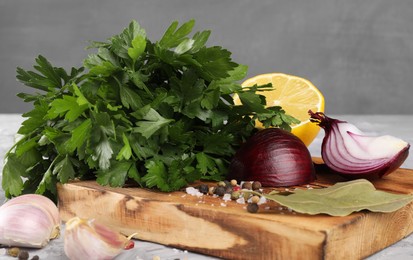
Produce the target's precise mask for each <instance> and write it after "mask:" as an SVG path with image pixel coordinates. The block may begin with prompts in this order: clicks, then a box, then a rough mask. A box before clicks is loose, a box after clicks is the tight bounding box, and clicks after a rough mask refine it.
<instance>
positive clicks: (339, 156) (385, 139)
mask: <svg viewBox="0 0 413 260" xmlns="http://www.w3.org/2000/svg"><path fill="white" fill-rule="evenodd" d="M308 113H309V114H310V116H311V118H310V120H311V121H312V122H315V123H317V124H318V125H319V126H320V127H322V128H323V129H324V131H325V136H324V139H323V143H322V147H321V157H322V158H323V161H324V163H325V164H326V165H327V166H328V167H329V168H330V169H331V170H333V171H335V172H337V173H339V174H341V175H343V176H345V177H348V178H351V179H354V178H366V179H374V178H381V177H383V176H385V175H387V174H390V173H391V172H393V171H394V170H396V169H397V168H399V167H400V165H402V163H403V162H404V161H405V160H406V158H407V156H408V155H409V148H410V144H408V143H407V142H405V141H403V140H401V139H399V138H396V137H393V136H390V135H383V136H369V135H366V134H364V133H363V132H362V131H361V130H359V129H358V128H357V127H356V126H354V125H352V124H350V123H347V122H346V121H341V120H338V119H334V118H330V117H328V116H326V115H325V114H324V113H321V112H316V113H313V112H312V111H311V110H310V111H308Z"/></svg>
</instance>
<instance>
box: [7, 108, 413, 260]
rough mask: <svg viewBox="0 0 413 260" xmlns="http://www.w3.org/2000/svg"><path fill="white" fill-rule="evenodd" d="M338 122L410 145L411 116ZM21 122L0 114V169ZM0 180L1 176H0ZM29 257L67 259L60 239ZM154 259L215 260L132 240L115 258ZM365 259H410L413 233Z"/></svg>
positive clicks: (412, 160)
mask: <svg viewBox="0 0 413 260" xmlns="http://www.w3.org/2000/svg"><path fill="white" fill-rule="evenodd" d="M333 117H336V118H340V119H342V120H347V121H349V122H351V123H353V124H355V125H356V126H358V127H359V128H360V129H361V130H362V131H364V132H366V133H371V134H376V135H382V134H390V135H394V136H397V137H399V138H402V139H404V140H406V141H407V142H409V143H410V144H413V116H411V115H407V116H406V115H404V116H400V115H385V116H376V115H340V116H333ZM22 121H23V119H22V118H21V116H20V115H15V114H0V163H1V165H0V169H2V165H3V157H4V154H5V153H6V152H7V150H8V149H9V148H10V147H11V146H12V144H13V140H14V135H15V133H16V132H17V130H18V128H19V127H20V124H21V122H22ZM323 136H324V133H323V132H322V131H321V132H320V134H319V135H318V137H317V139H316V140H315V141H314V142H313V143H312V144H311V145H310V147H309V150H310V152H311V154H312V155H313V156H320V153H321V142H322V138H323ZM402 167H403V168H409V169H413V155H410V156H409V157H408V158H407V160H406V161H405V163H404V164H403V165H402ZM0 179H1V176H0ZM3 202H4V194H3V191H1V190H0V204H1V203H3ZM30 254H31V256H33V255H35V254H37V255H38V256H39V257H40V259H50V260H55V259H63V260H64V259H68V258H67V257H66V256H65V254H64V251H63V239H62V236H61V237H60V238H59V239H56V240H53V241H51V242H50V243H49V244H48V245H47V246H46V247H45V248H44V249H41V250H30ZM154 256H159V257H160V259H162V260H165V259H168V260H169V259H181V260H183V259H188V260H192V259H195V260H207V259H218V258H214V257H209V256H204V255H199V254H196V253H191V252H186V251H182V250H178V249H174V248H168V247H165V246H163V245H159V244H155V243H150V242H145V241H135V248H134V249H133V250H128V251H125V252H124V253H123V254H121V255H119V256H118V257H117V258H116V259H117V260H119V259H122V260H123V259H125V260H126V259H128V260H129V259H131V260H132V259H136V260H138V259H143V260H151V259H153V257H154ZM0 259H16V258H12V257H8V256H4V255H0ZM368 259H369V260H394V259H403V260H404V259H413V234H412V235H410V236H408V237H406V238H405V239H403V240H401V241H399V242H397V243H395V244H394V245H392V246H390V247H388V248H386V249H384V250H382V251H380V252H377V253H376V254H374V255H372V256H370V257H368Z"/></svg>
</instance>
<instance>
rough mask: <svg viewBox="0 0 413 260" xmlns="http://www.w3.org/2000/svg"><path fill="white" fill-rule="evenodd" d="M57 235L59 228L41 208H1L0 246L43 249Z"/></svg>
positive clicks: (13, 206)
mask: <svg viewBox="0 0 413 260" xmlns="http://www.w3.org/2000/svg"><path fill="white" fill-rule="evenodd" d="M56 234H59V226H56V225H55V223H54V222H53V221H52V220H51V218H50V216H49V214H48V213H47V212H45V211H44V210H43V209H42V208H41V207H38V206H35V205H31V204H14V205H8V206H7V207H2V208H0V244H3V245H7V246H22V247H32V248H42V247H44V246H45V245H46V244H47V243H48V242H49V240H50V239H51V238H54V237H56Z"/></svg>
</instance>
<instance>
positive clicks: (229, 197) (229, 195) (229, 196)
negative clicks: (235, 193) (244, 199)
mask: <svg viewBox="0 0 413 260" xmlns="http://www.w3.org/2000/svg"><path fill="white" fill-rule="evenodd" d="M222 199H223V200H224V201H230V200H231V194H229V193H226V194H224V196H222Z"/></svg>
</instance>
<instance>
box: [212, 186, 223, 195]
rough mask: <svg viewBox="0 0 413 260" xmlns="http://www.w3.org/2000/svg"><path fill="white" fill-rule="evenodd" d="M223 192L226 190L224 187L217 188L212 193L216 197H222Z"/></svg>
mask: <svg viewBox="0 0 413 260" xmlns="http://www.w3.org/2000/svg"><path fill="white" fill-rule="evenodd" d="M225 190H226V188H225V187H223V186H218V187H217V188H216V189H215V191H214V193H215V194H216V195H218V196H224V194H225Z"/></svg>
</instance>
